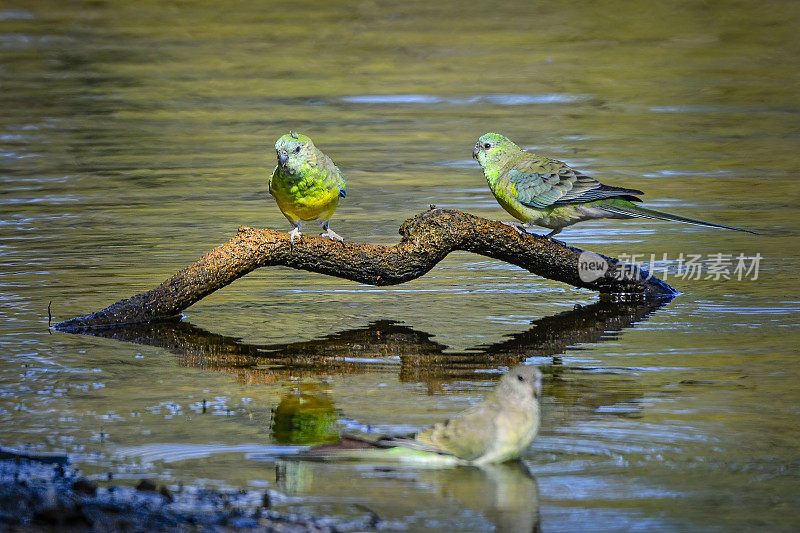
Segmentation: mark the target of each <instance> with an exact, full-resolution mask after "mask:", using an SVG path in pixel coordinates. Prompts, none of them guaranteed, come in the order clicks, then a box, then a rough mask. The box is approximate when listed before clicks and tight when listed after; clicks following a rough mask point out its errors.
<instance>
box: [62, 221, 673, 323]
mask: <svg viewBox="0 0 800 533" xmlns="http://www.w3.org/2000/svg"><path fill="white" fill-rule="evenodd" d="M400 235H401V236H402V238H401V240H400V243H398V244H396V245H394V246H378V245H374V244H368V243H356V242H345V243H340V242H334V241H330V240H327V239H321V238H319V237H313V236H310V235H304V236H303V239H302V240H301V241H300V242H296V243H295V244H294V246H293V247H292V246H290V243H289V234H288V233H284V232H280V231H275V230H270V229H257V228H249V227H241V228H239V231H238V233H237V234H236V236H235V237H233V238H232V239H231V240H229V241H228V242H226V243H224V244H223V245H221V246H219V247H217V248H214V249H213V250H211V251H210V252H209V253H208V254H206V255H205V256H204V257H202V258H201V259H200V260H199V261H197V262H196V263H194V264H193V265H191V266H189V267H187V268H185V269H183V270H181V271H180V272H178V273H176V274H175V275H174V276H172V277H171V278H169V279H168V280H166V281H164V282H163V283H162V284H161V285H159V286H158V287H156V288H154V289H152V290H149V291H147V292H143V293H141V294H137V295H136V296H133V297H131V298H127V299H125V300H120V301H119V302H117V303H115V304H113V305H110V306H109V307H107V308H105V309H103V310H102V311H98V312H96V313H92V314H90V315H86V316H81V317H76V318H73V319H70V320H66V321H64V322H60V323H58V324H56V326H55V327H56V328H57V329H59V330H63V331H75V330H80V329H83V328H91V327H97V326H101V327H107V326H111V325H122V324H135V323H143V322H150V321H153V320H159V319H164V318H170V317H177V316H178V315H179V314H180V313H181V311H183V310H184V309H186V308H187V307H189V306H190V305H192V304H193V303H195V302H197V301H199V300H201V299H202V298H204V297H206V296H208V295H209V294H211V293H212V292H214V291H216V290H219V289H221V288H222V287H225V286H226V285H228V284H230V283H231V282H233V281H234V280H236V279H238V278H240V277H242V276H244V275H245V274H247V273H249V272H252V271H253V270H255V269H256V268H260V267H265V266H276V265H281V266H287V267H292V268H296V269H300V270H308V271H310V272H317V273H319V274H328V275H330V276H336V277H340V278H344V279H349V280H352V281H357V282H359V283H365V284H369V285H396V284H399V283H404V282H406V281H410V280H413V279H416V278H418V277H420V276H422V275H423V274H425V273H426V272H428V271H429V270H431V269H432V268H433V267H434V266H435V265H436V264H437V263H438V262H439V261H441V260H442V259H444V258H445V257H446V256H447V254H449V253H450V252H453V251H456V250H461V251H466V252H473V253H476V254H480V255H484V256H486V257H491V258H493V259H499V260H502V261H505V262H507V263H511V264H514V265H517V266H520V267H522V268H524V269H526V270H529V271H530V272H533V273H534V274H537V275H539V276H542V277H545V278H549V279H552V280H556V281H561V282H564V283H567V284H569V285H572V286H574V287H584V288H587V289H592V290H595V291H598V292H601V293H608V294H624V295H640V296H643V297H645V298H648V299H650V298H663V297H672V296H674V295H675V294H677V293H676V291H675V290H674V289H673V288H672V287H670V286H669V285H667V284H666V283H664V282H663V281H661V280H659V279H658V278H655V277H650V276H649V274H648V273H647V272H646V271H643V270H636V269H625V268H622V266H621V265H622V263H621V262H620V261H619V260H617V259H613V258H609V257H605V256H600V257H602V258H603V259H605V260H606V262H607V263H608V265H609V268H608V270H607V271H606V272H605V273H604V274H603V275H601V276H600V277H599V278H598V279H596V280H593V281H584V280H582V279H581V277H580V275H579V271H578V258H579V257H580V255H581V253H582V252H583V251H582V250H579V249H577V248H572V247H569V246H566V245H564V244H561V243H559V242H557V241H553V240H550V239H546V238H544V237H540V236H538V235H532V234H524V235H521V234H519V233H517V231H516V230H515V229H513V228H511V227H509V226H506V225H504V224H502V223H500V222H496V221H491V220H486V219H484V218H480V217H476V216H474V215H470V214H468V213H463V212H461V211H455V210H449V209H435V208H431V209H430V210H429V211H426V212H423V213H420V214H419V215H417V216H415V217H414V218H411V219H409V220H406V221H405V222H404V223H403V225H402V226H400Z"/></svg>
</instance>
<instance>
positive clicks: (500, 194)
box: [472, 133, 756, 237]
mask: <svg viewBox="0 0 800 533" xmlns="http://www.w3.org/2000/svg"><path fill="white" fill-rule="evenodd" d="M472 156H473V157H474V158H475V159H477V160H478V162H479V163H480V165H481V167H483V173H484V175H485V176H486V181H488V182H489V187H490V188H491V189H492V193H494V196H495V198H497V201H498V202H499V203H500V205H502V206H503V208H504V209H505V210H506V211H508V212H509V213H511V214H512V215H513V216H514V217H515V218H517V219H519V220H521V221H522V222H524V224H511V225H512V226H513V227H515V228H516V229H517V230H520V231H521V228H520V227H519V226H527V225H528V224H535V225H537V226H542V227H544V228H549V229H551V230H553V231H551V232H550V233H548V234H547V235H546V236H547V237H552V236H553V235H556V234H557V233H559V232H560V231H561V230H562V229H564V228H565V227H567V226H571V225H572V224H575V223H576V222H582V221H584V220H592V219H596V218H634V217H641V218H653V219H657V220H674V221H677V222H686V223H689V224H698V225H700V226H711V227H714V228H725V229H732V230H736V231H744V232H747V233H753V234H754V235H755V234H756V233H755V232H752V231H749V230H746V229H741V228H734V227H731V226H724V225H722V224H715V223H713V222H705V221H703V220H697V219H695V218H688V217H682V216H680V215H673V214H671V213H665V212H663V211H656V210H655V209H648V208H646V207H642V206H640V205H636V204H635V203H634V202H641V199H639V198H637V196H639V195H642V194H644V193H643V192H642V191H637V190H636V189H624V188H622V187H611V186H608V185H603V184H602V183H600V182H599V181H597V180H596V179H594V178H590V177H589V176H587V175H586V174H583V173H581V172H580V171H577V170H574V169H572V168H570V167H569V166H568V165H567V164H566V163H563V162H561V161H557V160H555V159H550V158H548V157H544V156H540V155H536V154H532V153H530V152H526V151H525V150H523V149H521V148H520V147H519V146H517V145H516V144H514V143H513V142H511V141H510V140H509V139H508V138H506V137H504V136H503V135H500V134H499V133H487V134H485V135H483V136H482V137H481V138H480V139H478V142H477V143H476V144H475V149H474V150H473V151H472Z"/></svg>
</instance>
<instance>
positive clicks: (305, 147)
mask: <svg viewBox="0 0 800 533" xmlns="http://www.w3.org/2000/svg"><path fill="white" fill-rule="evenodd" d="M313 150H314V143H313V142H311V139H310V138H309V137H307V136H306V135H303V134H302V133H295V132H290V133H287V134H286V135H284V136H282V137H281V138H280V139H278V140H277V141H276V142H275V153H276V155H277V156H278V166H279V167H281V169H283V170H285V171H287V172H288V173H290V174H294V173H295V172H297V170H298V169H299V168H300V167H301V166H302V165H303V164H304V163H305V162H307V161H308V159H309V157H310V156H311V155H313Z"/></svg>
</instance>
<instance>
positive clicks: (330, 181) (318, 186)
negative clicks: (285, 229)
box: [269, 132, 346, 244]
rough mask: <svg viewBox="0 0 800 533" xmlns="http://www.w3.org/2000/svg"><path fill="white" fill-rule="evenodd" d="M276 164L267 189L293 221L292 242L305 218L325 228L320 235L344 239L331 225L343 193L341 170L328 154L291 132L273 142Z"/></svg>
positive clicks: (344, 192) (333, 238)
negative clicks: (276, 158)
mask: <svg viewBox="0 0 800 533" xmlns="http://www.w3.org/2000/svg"><path fill="white" fill-rule="evenodd" d="M275 152H276V153H277V155H278V165H277V166H276V167H275V170H274V171H273V172H272V175H271V176H270V178H269V193H270V194H271V195H272V196H273V198H275V201H276V202H277V204H278V207H279V208H280V210H281V212H282V213H283V216H285V217H286V218H287V219H288V220H289V222H291V223H292V231H290V232H289V235H290V236H291V243H292V244H294V240H295V238H297V239H300V235H301V234H300V230H301V229H302V227H303V225H304V224H305V223H306V222H308V221H312V220H313V221H317V222H319V223H320V224H321V225H322V229H323V230H325V232H324V233H322V234H321V236H322V237H328V238H329V239H331V240H336V241H342V240H343V239H342V238H341V237H340V236H339V235H337V234H336V233H335V232H334V231H333V230H332V229H331V228H330V219H331V217H332V216H333V212H334V211H336V206H337V205H338V203H339V198H344V197H345V194H346V183H345V180H344V176H343V175H342V172H341V171H340V170H339V167H337V166H336V165H335V164H334V163H333V161H332V160H331V158H330V157H328V156H327V155H325V154H324V153H322V151H321V150H319V149H318V148H317V147H316V146H314V143H313V142H311V139H310V138H308V137H307V136H305V135H303V134H301V133H294V132H290V133H287V134H286V135H284V136H282V137H281V138H280V139H278V140H277V142H276V143H275Z"/></svg>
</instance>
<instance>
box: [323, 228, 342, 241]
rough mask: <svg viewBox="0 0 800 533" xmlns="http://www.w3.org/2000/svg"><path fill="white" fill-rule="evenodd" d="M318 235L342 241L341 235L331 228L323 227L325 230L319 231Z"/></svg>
mask: <svg viewBox="0 0 800 533" xmlns="http://www.w3.org/2000/svg"><path fill="white" fill-rule="evenodd" d="M319 236H320V237H327V238H329V239H330V240H332V241H339V242H344V239H343V238H342V237H341V235H339V234H338V233H336V232H335V231H333V230H332V229H331V228H325V231H324V232H323V233H320V234H319Z"/></svg>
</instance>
